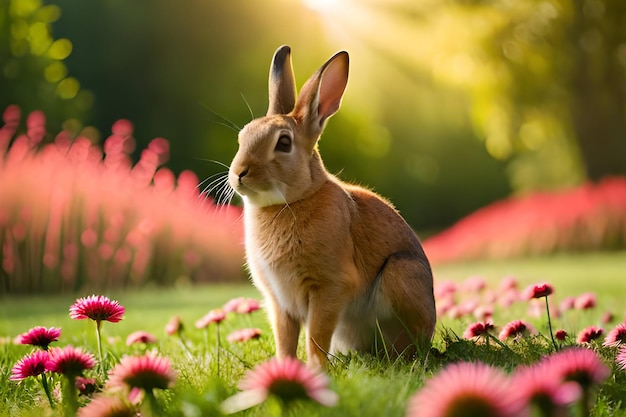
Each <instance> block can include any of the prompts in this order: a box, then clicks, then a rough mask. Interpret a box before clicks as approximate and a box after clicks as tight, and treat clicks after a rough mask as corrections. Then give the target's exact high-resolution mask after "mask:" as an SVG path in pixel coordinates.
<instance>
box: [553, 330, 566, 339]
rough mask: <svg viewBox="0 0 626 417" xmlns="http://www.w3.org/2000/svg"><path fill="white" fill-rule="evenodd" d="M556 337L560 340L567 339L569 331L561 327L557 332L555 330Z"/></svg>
mask: <svg viewBox="0 0 626 417" xmlns="http://www.w3.org/2000/svg"><path fill="white" fill-rule="evenodd" d="M554 337H555V338H556V339H557V340H560V341H561V342H562V341H564V340H565V339H567V332H566V331H565V330H563V329H559V330H557V331H556V332H554Z"/></svg>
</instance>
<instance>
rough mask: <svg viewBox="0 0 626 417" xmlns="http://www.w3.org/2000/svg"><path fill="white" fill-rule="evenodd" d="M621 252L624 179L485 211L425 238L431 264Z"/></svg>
mask: <svg viewBox="0 0 626 417" xmlns="http://www.w3.org/2000/svg"><path fill="white" fill-rule="evenodd" d="M624 248H626V178H621V177H615V178H606V179H604V180H602V181H601V182H599V183H597V184H592V183H585V184H583V185H581V186H579V187H578V188H574V189H570V190H565V191H561V192H554V193H547V192H546V193H535V194H531V195H528V196H526V197H512V198H509V199H506V200H502V201H498V202H496V203H493V204H491V205H489V206H487V207H484V208H482V209H480V210H478V211H476V212H474V213H472V214H470V215H469V216H467V217H465V218H463V219H462V220H460V221H459V222H457V223H456V224H454V225H453V226H452V227H450V228H449V229H447V230H444V231H443V232H441V233H440V234H438V235H436V236H433V237H431V238H430V239H427V240H426V241H425V242H424V249H425V251H426V253H427V254H428V256H429V258H430V259H431V261H433V262H434V263H437V262H447V261H455V260H468V259H480V258H483V259H485V258H487V259H494V258H495V259H498V258H500V259H502V258H512V257H520V256H528V255H541V254H549V253H555V252H564V251H589V250H607V249H608V250H612V249H624Z"/></svg>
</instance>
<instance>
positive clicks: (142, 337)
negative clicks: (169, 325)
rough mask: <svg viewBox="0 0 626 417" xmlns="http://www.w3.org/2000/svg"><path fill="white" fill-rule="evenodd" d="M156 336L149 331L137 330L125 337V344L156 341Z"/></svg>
mask: <svg viewBox="0 0 626 417" xmlns="http://www.w3.org/2000/svg"><path fill="white" fill-rule="evenodd" d="M156 342H157V338H156V336H154V335H153V334H151V333H148V332H146V331H143V330H137V331H136V332H132V333H131V334H129V335H128V337H126V346H130V345H133V344H135V343H145V344H148V343H156Z"/></svg>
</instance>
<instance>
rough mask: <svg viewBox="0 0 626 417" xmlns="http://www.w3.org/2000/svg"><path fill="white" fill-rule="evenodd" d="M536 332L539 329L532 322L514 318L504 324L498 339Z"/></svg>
mask: <svg viewBox="0 0 626 417" xmlns="http://www.w3.org/2000/svg"><path fill="white" fill-rule="evenodd" d="M536 333H537V330H536V329H535V328H534V327H533V325H532V324H530V323H526V322H525V321H522V320H513V321H511V322H509V323H507V324H505V325H504V327H503V328H502V330H501V331H500V334H499V335H498V339H500V340H502V341H504V340H506V339H509V338H517V337H522V336H525V335H528V334H536Z"/></svg>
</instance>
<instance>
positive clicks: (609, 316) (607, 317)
mask: <svg viewBox="0 0 626 417" xmlns="http://www.w3.org/2000/svg"><path fill="white" fill-rule="evenodd" d="M613 320H615V314H613V313H612V312H611V311H605V312H604V314H602V317H601V318H600V321H601V322H602V324H609V323H612V322H613Z"/></svg>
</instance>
